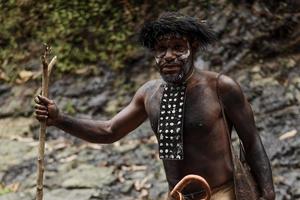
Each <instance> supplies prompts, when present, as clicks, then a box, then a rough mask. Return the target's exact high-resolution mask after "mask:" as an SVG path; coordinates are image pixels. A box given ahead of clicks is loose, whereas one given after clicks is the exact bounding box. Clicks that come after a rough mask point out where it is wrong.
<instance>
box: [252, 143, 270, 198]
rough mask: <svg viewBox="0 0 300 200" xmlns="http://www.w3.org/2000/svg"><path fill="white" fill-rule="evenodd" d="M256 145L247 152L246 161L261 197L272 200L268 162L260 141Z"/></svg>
mask: <svg viewBox="0 0 300 200" xmlns="http://www.w3.org/2000/svg"><path fill="white" fill-rule="evenodd" d="M257 143H258V144H256V145H255V146H252V148H251V149H249V150H248V151H247V154H248V155H247V161H248V163H249V165H250V167H251V171H252V172H253V175H254V176H255V179H256V182H257V184H258V186H259V188H260V190H261V191H260V192H261V195H262V197H264V198H265V199H267V200H274V199H275V193H274V185H273V179H272V170H271V166H270V162H269V159H268V157H267V154H266V152H265V150H264V147H263V145H262V143H261V141H260V139H259V140H258V142H257Z"/></svg>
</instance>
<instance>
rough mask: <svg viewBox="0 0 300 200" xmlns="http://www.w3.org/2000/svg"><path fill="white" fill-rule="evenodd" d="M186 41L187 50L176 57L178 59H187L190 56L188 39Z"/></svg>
mask: <svg viewBox="0 0 300 200" xmlns="http://www.w3.org/2000/svg"><path fill="white" fill-rule="evenodd" d="M186 42H187V46H188V50H187V52H186V53H185V54H183V55H181V56H179V57H178V59H180V60H184V59H187V58H188V57H189V56H190V54H191V51H190V44H189V42H188V41H186Z"/></svg>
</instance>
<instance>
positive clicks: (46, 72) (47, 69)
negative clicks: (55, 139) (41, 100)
mask: <svg viewBox="0 0 300 200" xmlns="http://www.w3.org/2000/svg"><path fill="white" fill-rule="evenodd" d="M50 50H51V49H50V47H49V46H48V45H47V44H45V50H44V53H43V55H42V57H41V59H42V64H43V74H42V75H43V76H42V95H43V96H45V97H47V98H48V87H49V86H48V84H49V79H50V73H51V70H52V68H53V66H54V65H55V63H56V56H55V57H54V58H52V60H51V62H50V63H49V64H48V62H47V57H48V55H49V53H50ZM46 121H47V119H45V121H41V126H40V134H39V152H38V172H37V181H36V182H37V186H36V200H42V199H43V178H44V170H45V167H44V157H45V137H46V127H47V126H46Z"/></svg>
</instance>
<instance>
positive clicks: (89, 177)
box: [61, 165, 116, 188]
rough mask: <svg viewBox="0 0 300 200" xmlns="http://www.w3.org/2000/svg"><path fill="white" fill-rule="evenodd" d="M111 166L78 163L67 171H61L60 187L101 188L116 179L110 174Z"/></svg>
mask: <svg viewBox="0 0 300 200" xmlns="http://www.w3.org/2000/svg"><path fill="white" fill-rule="evenodd" d="M113 170H114V169H113V167H101V168H100V167H94V166H90V165H80V166H79V167H78V168H75V169H73V170H71V171H69V172H63V174H62V175H61V176H62V184H61V186H62V187H65V188H102V187H104V186H106V185H109V184H111V183H112V182H114V181H115V180H116V177H114V176H113V175H112V172H113Z"/></svg>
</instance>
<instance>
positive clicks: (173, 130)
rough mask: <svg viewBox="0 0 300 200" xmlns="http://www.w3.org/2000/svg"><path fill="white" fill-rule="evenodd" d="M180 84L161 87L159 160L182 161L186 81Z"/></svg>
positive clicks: (167, 84)
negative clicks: (162, 89)
mask: <svg viewBox="0 0 300 200" xmlns="http://www.w3.org/2000/svg"><path fill="white" fill-rule="evenodd" d="M193 73H194V69H193V71H192V73H191V74H190V75H189V76H188V78H187V79H186V80H185V81H184V82H183V83H181V84H176V85H175V84H170V83H166V84H164V85H163V88H164V91H163V93H162V98H161V103H160V115H159V123H158V135H159V137H158V144H159V158H160V159H164V160H183V158H184V152H183V149H184V148H183V122H184V105H185V99H186V88H187V81H188V80H189V79H190V78H191V77H192V75H193Z"/></svg>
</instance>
